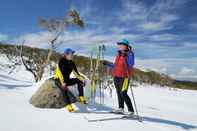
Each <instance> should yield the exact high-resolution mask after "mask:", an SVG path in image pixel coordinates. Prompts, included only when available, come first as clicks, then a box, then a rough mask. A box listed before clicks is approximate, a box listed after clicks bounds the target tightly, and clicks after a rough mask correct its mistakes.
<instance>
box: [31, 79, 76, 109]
mask: <svg viewBox="0 0 197 131" xmlns="http://www.w3.org/2000/svg"><path fill="white" fill-rule="evenodd" d="M58 85H59V84H58V83H57V81H55V80H53V79H48V80H46V81H45V82H44V83H43V84H42V85H41V86H40V88H39V89H38V90H37V91H36V93H35V94H34V95H33V96H32V97H31V99H30V103H31V104H32V105H34V106H35V107H39V108H62V107H64V106H65V103H64V97H63V95H62V92H61V91H60V89H59V88H58ZM71 98H72V102H75V98H73V96H71Z"/></svg>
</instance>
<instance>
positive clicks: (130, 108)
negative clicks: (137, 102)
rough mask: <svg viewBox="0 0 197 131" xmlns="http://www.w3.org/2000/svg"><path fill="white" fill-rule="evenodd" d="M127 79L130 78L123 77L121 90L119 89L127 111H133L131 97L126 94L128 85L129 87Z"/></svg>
mask: <svg viewBox="0 0 197 131" xmlns="http://www.w3.org/2000/svg"><path fill="white" fill-rule="evenodd" d="M129 81H130V80H129V79H128V78H124V80H123V85H122V90H121V97H122V98H123V99H124V101H125V103H126V105H127V107H128V111H130V112H134V109H133V105H132V103H131V99H130V97H129V96H128V94H127V91H128V87H129Z"/></svg>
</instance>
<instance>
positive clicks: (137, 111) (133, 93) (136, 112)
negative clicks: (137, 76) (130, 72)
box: [130, 82, 142, 122]
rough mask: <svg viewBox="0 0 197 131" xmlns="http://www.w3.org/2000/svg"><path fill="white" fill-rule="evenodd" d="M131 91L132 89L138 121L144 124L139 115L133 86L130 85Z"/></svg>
mask: <svg viewBox="0 0 197 131" xmlns="http://www.w3.org/2000/svg"><path fill="white" fill-rule="evenodd" d="M132 83H133V82H132ZM130 89H131V95H132V98H133V103H134V106H135V111H136V115H137V117H138V120H139V121H140V122H142V119H141V117H140V116H139V114H138V109H137V104H136V101H135V96H134V93H133V88H132V85H130Z"/></svg>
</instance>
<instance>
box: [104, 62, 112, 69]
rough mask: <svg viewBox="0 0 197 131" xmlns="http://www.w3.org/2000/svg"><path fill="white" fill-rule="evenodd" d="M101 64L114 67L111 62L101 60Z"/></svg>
mask: <svg viewBox="0 0 197 131" xmlns="http://www.w3.org/2000/svg"><path fill="white" fill-rule="evenodd" d="M103 65H105V66H107V67H108V68H110V69H112V68H114V64H113V63H109V62H105V61H104V62H103Z"/></svg>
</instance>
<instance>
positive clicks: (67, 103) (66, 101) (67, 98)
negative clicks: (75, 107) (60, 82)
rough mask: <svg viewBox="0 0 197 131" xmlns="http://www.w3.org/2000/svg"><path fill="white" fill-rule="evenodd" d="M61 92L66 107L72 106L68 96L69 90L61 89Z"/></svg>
mask: <svg viewBox="0 0 197 131" xmlns="http://www.w3.org/2000/svg"><path fill="white" fill-rule="evenodd" d="M59 89H60V91H61V92H62V95H63V97H64V102H65V104H66V105H69V104H71V101H70V98H69V96H68V91H67V90H64V89H62V88H61V87H59Z"/></svg>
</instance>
